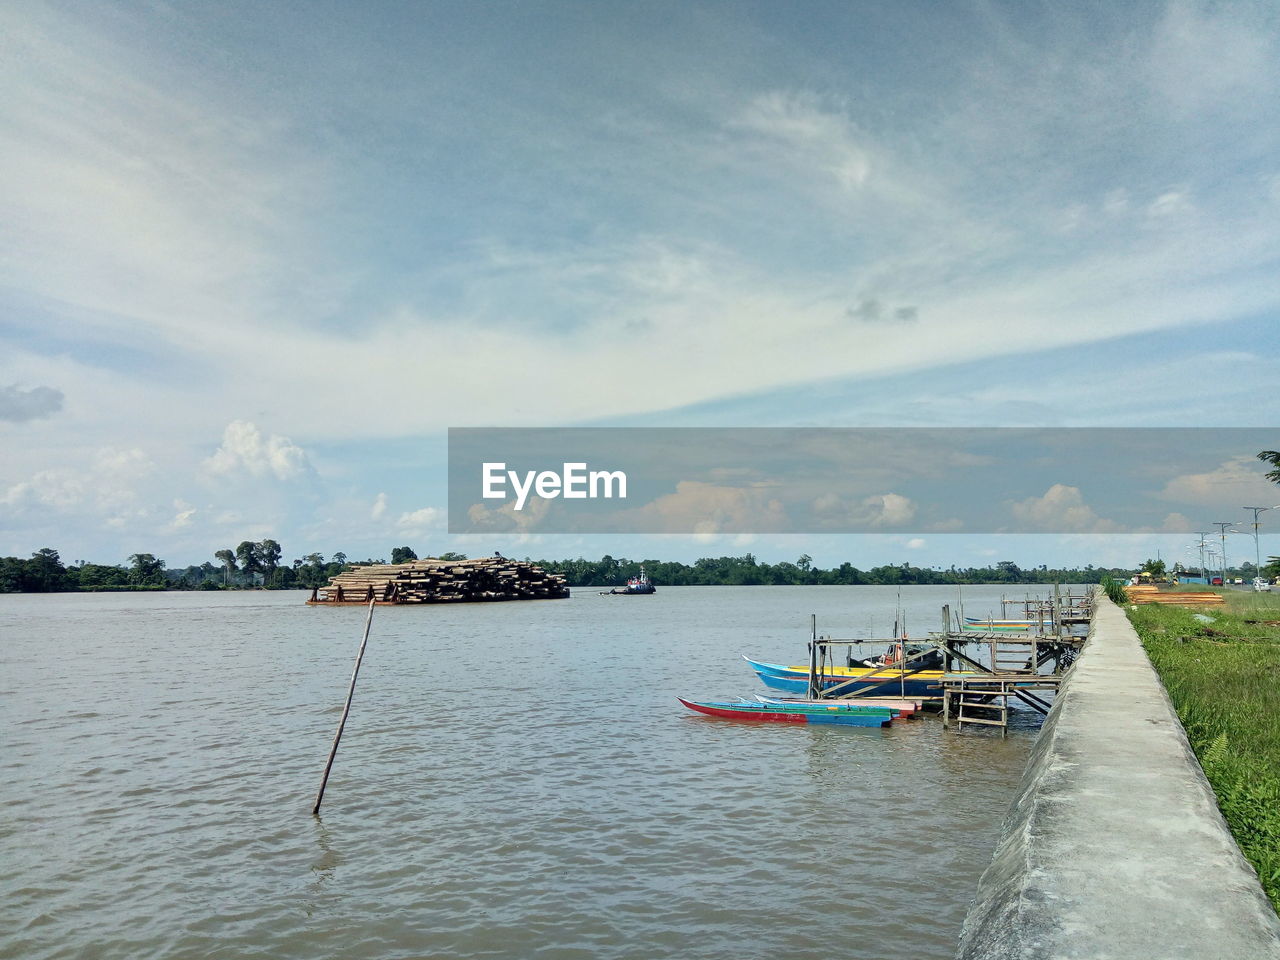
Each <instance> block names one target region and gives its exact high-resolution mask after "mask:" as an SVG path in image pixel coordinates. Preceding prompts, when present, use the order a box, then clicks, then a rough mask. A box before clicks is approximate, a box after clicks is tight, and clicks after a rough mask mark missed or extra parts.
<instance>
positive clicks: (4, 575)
mask: <svg viewBox="0 0 1280 960" xmlns="http://www.w3.org/2000/svg"><path fill="white" fill-rule="evenodd" d="M416 559H418V556H417V553H416V552H415V551H414V550H413V549H412V548H410V547H407V546H406V547H396V548H394V549H393V550H392V551H391V562H392V563H403V562H405V561H408V560H416ZM437 559H443V560H464V559H466V557H465V555H464V554H460V553H444V554H441V555H440V557H438V558H437ZM525 559H526V560H530V561H531V562H533V563H536V564H537V565H538V566H540V567H542V568H543V569H545V570H547V571H548V572H550V573H558V574H560V575H561V576H563V577H564V578H565V580H566V581H567V582H568V583H569V585H570V586H573V587H587V586H600V587H614V586H621V585H622V584H625V583H626V582H627V580H628V578H630V577H634V576H638V575H639V573H640V568H641V566H643V567H644V570H645V573H647V574H648V575H649V578H650V579H651V580H653V582H654V583H656V584H658V585H659V586H712V585H735V586H744V585H757V584H758V585H800V584H813V585H832V586H834V585H851V584H888V585H899V584H913V583H914V584H962V583H1009V584H1016V583H1098V582H1099V581H1101V580H1102V578H1103V577H1107V576H1112V577H1128V576H1129V575H1130V573H1131V572H1132V570H1130V569H1119V568H1104V567H1094V566H1092V565H1090V566H1086V567H1084V568H1083V569H1078V568H1050V567H1047V566H1040V567H1033V568H1027V569H1024V568H1022V567H1019V566H1018V565H1017V564H1016V563H1014V562H1013V561H1011V560H1002V561H1000V562H999V563H997V564H995V565H994V566H988V567H955V566H952V567H948V568H946V569H939V568H934V567H916V566H913V565H911V564H909V563H901V564H884V565H882V566H877V567H869V568H867V569H860V568H858V567H855V566H853V564H851V563H842V564H840V565H839V566H838V567H832V568H830V569H824V568H822V567H815V566H814V565H813V558H812V557H810V556H808V555H804V556H801V557H800V558H798V559H797V560H795V561H794V562H792V561H786V560H784V561H782V562H780V563H764V562H761V561H760V560H757V559H756V557H755V556H753V555H752V554H750V553H747V554H743V555H742V556H740V557H704V558H702V559H700V560H696V561H694V562H693V563H681V562H679V561H672V560H628V559H626V558H617V559H615V558H614V557H611V556H607V555H606V556H604V557H601V558H600V559H599V560H585V559H583V558H581V557H579V558H578V559H576V560H536V559H533V558H530V557H525ZM213 560H214V561H216V562H212V561H206V562H205V563H202V564H192V565H190V566H187V567H183V568H180V569H178V568H175V569H169V568H168V567H167V566H166V564H165V561H163V560H161V559H158V558H157V557H155V556H153V555H152V554H149V553H135V554H133V555H132V556H130V557H129V558H128V561H127V562H126V563H123V564H117V565H106V564H99V563H79V564H75V565H72V566H67V565H65V564H64V563H63V562H62V559H61V558H60V557H59V555H58V551H57V550H53V549H50V548H48V547H46V548H45V549H43V550H37V551H36V552H35V553H33V554H32V555H31V557H30V558H29V559H25V560H24V559H20V558H18V557H0V593H56V592H67V591H99V590H255V589H265V590H300V589H310V588H312V587H322V586H324V585H325V584H327V583H328V582H329V580H330V578H331V577H334V576H336V575H337V574H339V573H341V572H342V571H343V570H348V569H350V568H351V567H353V566H358V565H362V564H368V563H386V562H387V561H386V560H385V559H373V558H368V559H365V560H351V559H349V558H348V557H347V555H346V554H344V553H335V554H334V555H333V556H332V557H330V558H328V559H327V560H326V559H325V557H324V556H322V555H321V554H318V553H309V554H307V555H305V556H302V557H298V558H296V559H295V560H293V561H292V562H291V563H283V562H281V550H280V544H278V543H277V542H276V541H274V540H262V541H258V542H253V541H248V540H246V541H244V542H242V543H241V544H240V545H239V546H238V547H236V548H235V549H234V550H233V549H225V550H219V551H217V552H216V553H214V555H213ZM1246 566H1250V567H1251V566H1252V565H1251V564H1246Z"/></svg>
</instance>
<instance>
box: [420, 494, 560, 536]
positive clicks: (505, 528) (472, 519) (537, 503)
mask: <svg viewBox="0 0 1280 960" xmlns="http://www.w3.org/2000/svg"><path fill="white" fill-rule="evenodd" d="M551 503H552V501H551V500H544V499H542V498H541V497H530V498H529V500H528V501H526V502H525V505H524V507H523V509H520V510H517V509H516V502H515V500H506V501H504V502H503V503H502V504H501V505H500V506H497V507H487V506H485V505H484V504H483V503H473V504H472V505H471V506H470V507H469V508H468V509H467V520H468V522H469V523H470V524H471V527H472V529H473V530H474V531H475V532H483V533H514V532H527V531H529V530H532V529H534V528H536V527H537V526H538V525H539V524H540V523H541V522H542V521H543V520H544V519H545V518H546V516H547V513H548V512H549V511H550V510H551ZM419 512H421V511H419Z"/></svg>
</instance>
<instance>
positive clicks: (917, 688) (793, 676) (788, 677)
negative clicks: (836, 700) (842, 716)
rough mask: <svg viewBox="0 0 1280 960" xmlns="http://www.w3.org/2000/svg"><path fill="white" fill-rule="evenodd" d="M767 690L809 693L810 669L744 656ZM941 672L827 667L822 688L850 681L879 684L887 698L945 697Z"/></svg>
mask: <svg viewBox="0 0 1280 960" xmlns="http://www.w3.org/2000/svg"><path fill="white" fill-rule="evenodd" d="M742 659H743V660H746V661H747V663H748V664H749V665H750V666H751V669H752V670H754V671H755V672H756V674H757V675H758V676H759V677H760V680H761V682H762V683H764V685H765V686H766V687H770V688H772V689H774V690H785V691H787V692H788V693H807V692H808V691H809V668H808V667H805V666H786V665H784V664H780V663H764V662H762V661H760V660H752V659H751V658H750V657H747V656H744V657H743V658H742ZM942 677H943V673H942V671H941V670H920V671H918V672H916V673H909V674H907V676H906V677H905V678H903V677H900V676H898V675H897V674H895V673H894V672H893V670H892V668H889V669H885V668H878V669H873V668H871V667H830V666H829V667H827V669H826V672H825V674H824V680H823V684H822V688H823V689H824V690H830V689H831V688H833V687H838V686H841V685H842V684H848V683H849V681H850V680H858V681H865V682H866V683H867V684H876V685H877V689H876V691H875V692H876V693H880V694H882V695H884V696H898V695H901V696H905V697H913V698H922V697H934V698H936V697H940V696H942ZM859 686H861V684H858V683H852V684H849V685H848V686H846V687H844V688H843V692H845V693H851V692H853V691H854V690H856V689H858V688H859Z"/></svg>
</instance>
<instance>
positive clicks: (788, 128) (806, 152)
mask: <svg viewBox="0 0 1280 960" xmlns="http://www.w3.org/2000/svg"><path fill="white" fill-rule="evenodd" d="M732 126H734V127H736V128H737V129H739V130H745V131H749V132H751V133H755V134H757V135H759V137H761V138H762V139H763V140H766V141H771V142H772V144H773V146H774V147H775V148H776V151H777V154H778V156H779V157H780V158H781V159H783V160H786V161H789V162H790V163H792V164H794V165H795V166H797V167H801V168H808V169H811V170H817V171H820V172H822V173H824V174H826V175H827V176H829V177H832V178H834V179H835V181H836V182H837V183H838V184H839V185H840V186H841V187H844V188H845V189H855V188H857V187H861V186H862V185H863V184H864V183H866V181H867V178H868V177H869V176H870V175H871V156H870V152H869V151H868V149H867V147H866V145H865V142H864V139H863V138H862V137H860V136H859V135H858V132H857V131H856V129H855V128H854V125H853V123H852V121H851V120H850V119H849V117H848V115H847V114H846V113H845V112H844V111H843V110H840V109H830V108H828V106H827V105H826V104H824V103H823V102H822V100H821V99H820V98H819V97H817V96H816V95H815V94H813V93H810V92H808V91H782V90H775V91H771V92H769V93H765V94H761V95H760V96H758V97H756V98H755V99H753V100H752V101H751V102H750V103H749V104H747V106H746V108H745V109H744V110H743V111H742V112H741V113H740V114H739V115H738V117H737V118H736V120H735V121H734V123H733V124H732Z"/></svg>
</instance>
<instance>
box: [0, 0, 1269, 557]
mask: <svg viewBox="0 0 1280 960" xmlns="http://www.w3.org/2000/svg"><path fill="white" fill-rule="evenodd" d="M0 81H2V83H3V88H4V90H5V91H6V95H5V97H3V98H0V225H2V227H3V229H2V231H0V244H2V247H0V555H8V554H12V555H17V556H25V555H27V554H29V553H30V552H32V551H34V550H37V549H39V548H41V547H45V546H52V547H54V548H56V549H58V550H59V551H60V552H61V553H62V556H63V558H64V560H68V561H74V560H79V559H86V560H92V561H97V562H107V563H116V562H123V561H124V560H125V558H126V557H128V556H129V555H130V554H132V553H135V552H139V551H144V552H149V553H154V554H156V555H157V556H160V557H164V558H165V559H166V560H167V561H168V562H169V565H170V566H181V565H185V564H187V563H192V562H201V561H204V560H212V553H213V551H214V550H216V549H221V548H224V547H228V546H231V547H234V545H235V544H237V543H239V542H240V541H241V540H244V539H261V538H263V537H272V538H274V539H276V540H278V541H280V542H281V543H282V545H283V547H284V551H285V557H286V559H291V558H292V557H294V556H301V555H303V554H306V553H311V552H321V553H324V554H326V555H329V554H332V553H333V552H336V551H338V550H342V551H344V552H346V553H347V554H348V555H350V556H353V557H357V556H359V557H363V556H371V557H375V558H378V557H386V556H388V555H389V553H390V550H391V547H393V546H396V545H402V544H407V545H411V546H414V547H415V549H417V550H418V552H419V553H420V554H424V555H425V554H426V553H438V552H440V551H442V550H446V549H459V550H462V551H464V552H470V553H481V552H491V551H492V550H494V549H503V550H504V552H507V553H508V554H512V555H533V556H547V557H555V556H575V555H578V554H583V555H586V556H599V555H600V554H602V553H605V552H608V553H611V554H613V555H614V556H633V557H639V556H651V557H661V558H669V559H692V558H694V557H697V556H701V555H705V554H708V553H735V554H736V553H743V552H746V551H748V550H750V551H751V552H754V553H755V554H756V555H757V556H760V557H761V558H763V559H770V560H780V559H794V558H795V557H796V556H798V555H799V554H800V553H808V554H809V555H811V556H813V557H814V560H815V562H816V563H819V564H820V565H821V564H832V563H839V562H841V561H843V560H850V561H851V562H855V563H857V564H859V565H863V566H866V565H871V564H875V563H886V562H905V561H908V560H909V561H911V562H914V563H920V564H924V565H942V566H949V565H950V564H952V563H956V564H960V565H967V564H970V563H983V562H991V560H993V559H1013V560H1015V561H1017V562H1019V563H1021V564H1023V565H1039V564H1040V563H1048V564H1050V565H1057V564H1060V563H1061V564H1067V563H1079V564H1084V563H1089V562H1093V563H1095V564H1099V565H1102V564H1106V565H1112V564H1116V565H1122V564H1126V565H1127V564H1136V563H1138V562H1140V561H1141V560H1142V559H1144V558H1145V557H1147V556H1151V555H1153V554H1154V553H1155V552H1156V551H1157V550H1160V551H1163V555H1164V556H1171V555H1173V554H1177V555H1179V556H1180V555H1181V554H1182V553H1183V552H1185V550H1186V546H1187V543H1186V537H1185V536H1180V537H1163V538H1161V537H1159V536H1156V535H1150V536H1133V535H1127V536H1106V535H1101V534H1075V535H1062V536H1018V537H1004V538H1000V537H980V536H965V535H946V536H933V535H931V536H911V535H908V534H902V535H892V536H891V535H874V534H867V535H859V536H844V537H834V536H833V537H795V536H787V535H777V536H770V535H760V536H750V535H748V536H717V535H715V534H704V535H700V536H697V537H693V536H667V537H656V536H655V537H645V536H638V535H637V536H629V537H622V536H619V537H608V536H590V537H573V536H559V537H556V536H550V535H548V536H540V535H528V536H526V537H524V538H522V539H512V538H511V537H506V538H501V537H499V538H493V537H461V536H450V535H449V534H448V533H447V531H446V523H445V506H446V490H445V475H446V449H445V437H446V430H447V429H448V428H450V427H473V426H500V427H524V426H556V427H561V426H575V425H590V426H773V427H785V426H887V427H893V426H1076V427H1079V426H1084V427H1090V426H1209V427H1212V426H1251V427H1263V428H1269V427H1273V426H1277V420H1276V406H1277V403H1276V401H1277V390H1276V363H1277V360H1278V359H1280V159H1277V158H1280V149H1278V148H1280V8H1278V7H1277V6H1276V5H1275V4H1274V3H1270V2H1258V3H1249V2H1239V3H1195V2H1182V0H1179V2H1170V3H1154V2H1153V3H1133V4H1123V5H1120V4H1112V3H1079V4H1058V3H1036V2H1024V0H1019V2H1008V3H1001V2H956V3H948V4H937V3H924V2H919V3H916V2H910V0H903V2H897V3H892V4H885V3H876V2H847V0H842V2H831V3H826V2H815V0H799V2H796V3H793V4H785V5H783V4H774V3H766V2H756V3H752V2H733V3H728V2H724V3H710V2H702V3H699V2H679V3H676V2H671V3H662V2H653V3H645V4H631V5H622V4H597V3H588V2H578V3H562V2H515V0H512V2H508V3H494V4H476V3H467V2H459V3H450V2H414V3H390V2H368V3H360V4H353V3H324V2H309V3H286V2H281V3H274V4H260V3H235V2H220V3H210V4H186V3H164V2H148V3H129V2H121V3H113V4H101V3H87V2H86V3H59V2H53V3H35V2H25V0H15V2H12V3H7V4H4V5H3V6H0ZM1277 435H1278V436H1277V442H1276V443H1275V444H1274V445H1273V446H1272V449H1280V429H1277ZM1255 452H1256V451H1252V450H1248V451H1241V452H1240V453H1241V455H1244V456H1251V455H1252V454H1253V453H1255ZM1223 469H1225V470H1227V471H1229V470H1230V464H1229V463H1228V462H1227V461H1224V464H1223ZM1171 479H1173V478H1171ZM1276 489H1277V496H1276V497H1275V501H1276V502H1277V504H1280V487H1277V488H1276ZM1233 493H1234V491H1233V490H1232V488H1231V486H1230V484H1226V485H1224V487H1223V495H1222V500H1221V503H1217V504H1205V516H1204V518H1203V519H1204V520H1205V521H1212V520H1237V521H1243V520H1244V519H1245V518H1246V517H1247V516H1248V514H1246V513H1245V512H1243V511H1242V510H1241V509H1240V507H1241V506H1242V505H1243V501H1241V502H1239V503H1237V502H1235V501H1236V500H1239V499H1240V498H1239V497H1238V496H1233ZM1266 505H1268V506H1269V505H1270V504H1266ZM1209 514H1213V516H1210V515H1209ZM1272 516H1274V517H1275V518H1276V519H1275V520H1273V521H1270V522H1271V526H1272V529H1273V530H1280V511H1277V512H1276V513H1275V514H1274V515H1272ZM1192 519H1194V520H1198V519H1199V518H1192ZM1268 521H1269V518H1268V515H1267V514H1264V515H1263V524H1264V526H1263V532H1264V537H1263V542H1262V549H1263V552H1264V553H1265V552H1267V551H1268V550H1269V551H1270V552H1272V553H1276V552H1280V537H1276V536H1275V535H1274V534H1271V535H1267V534H1266V524H1267V523H1268ZM1240 529H1241V530H1246V529H1247V531H1248V533H1249V536H1248V537H1247V547H1248V549H1247V551H1246V538H1245V536H1244V534H1241V535H1240V538H1241V539H1239V542H1238V544H1234V543H1233V546H1232V547H1231V548H1230V553H1231V554H1232V555H1233V556H1234V555H1235V554H1236V553H1238V552H1240V551H1246V552H1248V553H1250V554H1251V553H1252V536H1251V533H1252V528H1245V527H1243V526H1242V527H1241V528H1240Z"/></svg>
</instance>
